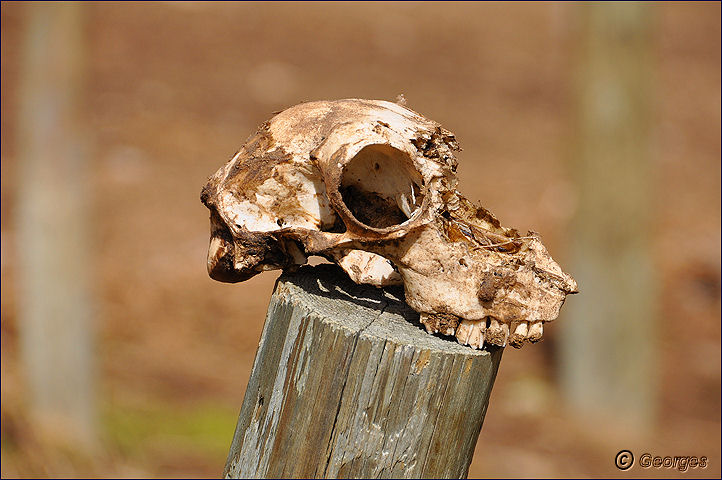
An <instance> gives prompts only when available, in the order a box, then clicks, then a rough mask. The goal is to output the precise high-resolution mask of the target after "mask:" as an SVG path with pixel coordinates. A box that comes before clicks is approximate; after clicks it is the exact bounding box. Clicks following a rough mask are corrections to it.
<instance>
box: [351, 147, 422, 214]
mask: <svg viewBox="0 0 722 480" xmlns="http://www.w3.org/2000/svg"><path fill="white" fill-rule="evenodd" d="M421 183H422V180H421V175H419V173H418V172H417V171H416V170H415V169H414V167H413V163H412V161H411V158H410V157H409V156H408V155H407V154H406V153H404V152H402V151H401V150H398V149H396V148H393V147H391V146H389V145H383V144H378V145H377V144H375V145H368V146H366V147H364V148H363V149H361V151H360V152H359V153H357V154H356V156H354V157H353V158H352V159H351V160H350V161H349V162H348V163H347V164H346V166H345V168H344V171H343V176H342V178H341V187H340V188H339V191H340V193H341V197H342V199H343V202H344V203H345V204H346V207H347V208H348V209H349V211H350V212H351V214H352V215H353V216H354V217H355V218H356V220H357V221H359V222H361V223H363V224H365V225H366V226H369V227H372V228H390V227H394V226H397V225H401V224H402V223H404V222H406V221H407V220H408V219H410V218H411V217H412V216H413V215H414V213H415V212H416V211H418V210H419V208H420V207H421V204H422V202H423V199H424V197H423V194H422V193H421V187H420V184H421Z"/></svg>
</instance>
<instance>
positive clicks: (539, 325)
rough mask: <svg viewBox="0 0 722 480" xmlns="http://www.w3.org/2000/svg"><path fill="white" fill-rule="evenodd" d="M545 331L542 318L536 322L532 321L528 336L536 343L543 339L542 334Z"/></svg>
mask: <svg viewBox="0 0 722 480" xmlns="http://www.w3.org/2000/svg"><path fill="white" fill-rule="evenodd" d="M543 333H544V322H542V321H541V320H538V321H536V322H532V323H531V325H530V326H529V335H528V336H527V338H528V339H529V341H530V342H531V343H536V342H538V341H539V340H541V339H542V334H543Z"/></svg>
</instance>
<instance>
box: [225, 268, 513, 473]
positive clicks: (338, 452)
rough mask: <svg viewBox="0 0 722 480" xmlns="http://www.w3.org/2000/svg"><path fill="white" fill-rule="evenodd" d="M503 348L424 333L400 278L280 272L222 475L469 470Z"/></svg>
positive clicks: (329, 271) (318, 270)
mask: <svg viewBox="0 0 722 480" xmlns="http://www.w3.org/2000/svg"><path fill="white" fill-rule="evenodd" d="M502 351H503V350H502V349H500V348H496V347H492V348H491V349H490V350H489V351H486V350H483V351H477V350H473V349H471V348H469V347H465V346H461V345H458V344H457V343H456V342H455V341H453V340H449V339H446V338H439V337H435V336H431V335H429V334H427V333H426V332H425V331H424V330H423V328H422V326H421V324H420V323H419V322H418V314H417V313H416V312H414V311H413V310H411V309H410V308H409V307H408V306H407V305H406V304H405V303H404V301H403V290H402V289H401V288H397V289H385V290H381V289H377V288H374V287H370V286H359V285H356V284H354V283H353V282H351V281H350V280H349V279H348V277H347V276H346V275H345V274H344V273H343V272H342V271H341V270H340V269H338V268H337V267H336V266H332V265H320V266H317V267H304V268H302V269H301V270H300V271H299V272H298V273H296V274H286V275H283V276H282V277H281V278H280V279H279V280H278V282H277V284H276V289H275V292H274V294H273V296H272V298H271V302H270V305H269V308H268V316H267V318H266V324H265V326H264V329H263V333H262V336H261V341H260V343H259V346H258V351H257V353H256V359H255V362H254V365H253V371H252V373H251V378H250V380H249V382H248V388H247V389H246V394H245V398H244V400H243V406H242V407H241V413H240V416H239V419H238V424H237V426H236V431H235V435H234V438H233V443H232V444H231V449H230V452H229V455H228V461H227V463H226V468H225V472H224V475H225V476H226V477H227V478H246V477H256V478H258V477H261V478H264V477H265V478H269V477H276V478H312V477H313V478H316V477H325V478H352V477H363V478H379V477H384V478H389V477H392V478H420V477H430V478H462V477H465V476H466V474H467V471H468V468H469V464H470V463H471V458H472V455H473V452H474V447H475V445H476V440H477V438H478V435H479V432H480V430H481V425H482V422H483V420H484V415H485V414H486V409H487V406H488V402H489V395H490V393H491V389H492V386H493V384H494V379H495V378H496V372H497V369H498V367H499V362H500V361H501V355H502Z"/></svg>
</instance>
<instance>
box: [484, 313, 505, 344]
mask: <svg viewBox="0 0 722 480" xmlns="http://www.w3.org/2000/svg"><path fill="white" fill-rule="evenodd" d="M508 339H509V324H508V323H500V322H499V321H498V320H497V319H496V318H491V319H490V320H489V328H487V329H486V341H487V342H488V343H491V344H492V345H498V346H500V347H505V346H506V342H507V340H508Z"/></svg>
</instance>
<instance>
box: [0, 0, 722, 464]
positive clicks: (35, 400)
mask: <svg viewBox="0 0 722 480" xmlns="http://www.w3.org/2000/svg"><path fill="white" fill-rule="evenodd" d="M1 12H2V24H1V32H2V33H1V34H2V91H1V93H2V476H3V477H59V476H68V477H90V476H108V477H134V476H136V477H137V476H149V477H198V476H201V477H218V476H220V474H221V472H222V469H223V466H224V463H225V457H226V454H227V452H228V448H229V446H230V441H231V437H232V434H233V430H234V427H235V422H236V416H237V414H238V411H239V409H240V405H241V401H242V399H243V394H244V389H245V387H246V383H247V381H248V376H249V373H250V369H251V366H252V363H253V358H254V354H255V350H256V346H257V342H258V339H259V337H260V332H261V328H262V326H263V321H264V316H265V310H266V307H267V303H268V300H269V298H270V295H271V292H272V288H273V283H274V281H275V279H276V278H277V276H278V273H277V272H270V273H265V274H262V275H259V276H257V277H256V278H254V279H252V280H250V281H248V282H246V283H243V284H237V285H226V284H221V283H217V282H214V281H212V280H211V279H210V278H208V276H207V274H206V270H205V269H206V266H205V263H206V249H207V244H208V237H209V232H208V212H207V211H206V209H205V207H203V206H202V205H201V203H200V201H199V192H200V189H201V187H202V185H203V184H204V183H205V181H206V179H207V178H208V177H209V176H210V175H211V174H212V173H213V172H214V171H215V170H216V169H217V168H219V167H220V166H221V165H222V164H223V163H225V162H226V161H227V160H228V159H230V157H231V155H232V154H233V153H234V152H235V151H236V150H237V149H238V147H240V145H241V144H242V143H243V142H244V141H245V139H246V138H247V137H248V136H249V135H250V134H252V133H253V132H254V131H255V129H256V127H257V125H258V124H260V123H261V122H263V121H265V120H267V119H268V118H270V117H271V116H272V114H273V112H275V111H278V110H281V109H283V108H285V107H288V106H291V105H294V104H296V103H299V102H302V101H309V100H320V99H337V98H349V97H359V98H373V99H384V100H392V101H393V100H394V99H395V98H396V97H397V95H399V94H401V93H403V94H404V96H405V98H406V99H407V101H408V106H409V107H410V108H412V109H414V110H416V111H418V112H420V113H421V114H423V115H425V116H427V117H429V118H431V119H433V120H436V121H438V122H440V123H441V124H442V125H443V126H444V127H446V128H447V129H449V130H451V131H453V132H454V133H455V134H456V136H457V138H458V140H459V142H460V144H461V146H462V147H463V152H461V153H460V154H459V160H460V168H459V177H460V190H461V191H462V192H463V193H464V194H465V195H466V196H467V197H469V198H470V199H472V200H473V201H475V202H480V203H482V204H483V205H484V206H485V207H487V208H488V209H490V210H491V211H492V212H494V213H495V214H496V215H497V216H498V217H499V218H500V220H501V221H502V223H503V224H504V225H506V226H512V227H516V228H517V229H519V230H521V231H526V230H534V231H537V232H539V233H540V234H541V236H542V238H543V239H544V243H545V244H546V245H547V247H548V249H549V251H550V252H551V254H552V255H553V256H554V258H555V259H556V260H557V261H558V262H559V263H560V264H561V265H562V266H563V267H564V269H565V270H566V271H567V272H569V273H571V274H572V275H574V276H575V278H576V279H577V281H578V282H579V285H580V290H581V293H580V294H579V295H575V296H573V297H570V298H569V299H568V300H567V304H566V306H565V308H564V309H563V311H562V317H561V318H560V319H559V321H558V322H555V323H554V324H552V325H550V326H549V327H548V328H547V329H546V331H545V341H544V342H542V343H541V344H539V345H536V346H532V347H530V346H527V347H526V348H524V349H522V350H519V351H517V350H513V351H512V350H511V349H510V350H509V351H507V352H505V355H504V359H503V361H502V364H501V368H500V371H499V375H498V377H497V381H496V385H495V387H494V391H493V393H492V397H491V403H490V406H489V410H488V412H487V417H486V421H485V424H484V428H483V430H482V432H481V435H480V437H479V441H478V444H477V449H476V454H475V456H474V461H473V464H472V466H471V470H470V476H472V477H499V476H582V477H595V476H604V477H609V476H617V477H630V476H663V477H678V476H680V475H690V476H696V477H699V476H702V477H717V478H719V476H720V460H721V459H720V4H719V3H716V2H714V3H713V2H710V3H666V2H665V3H660V4H652V3H650V4H643V5H639V4H634V3H627V4H622V5H620V4H605V5H589V4H587V5H580V4H573V3H536V2H535V3H528V4H526V3H525V4H517V3H514V4H506V3H459V4H455V3H451V2H444V3H403V4H396V3H339V4H335V3H324V4H320V3H295V2H294V3H201V2H160V3H152V4H143V3H110V2H108V3H105V2H104V3H82V4H79V5H74V4H62V3H61V4H52V5H51V4H32V3H15V2H3V3H2V8H1ZM622 449H629V450H631V451H632V452H634V453H635V456H639V455H641V454H642V453H645V452H649V453H651V454H653V455H660V456H665V455H671V456H675V455H695V456H698V457H701V456H706V457H708V459H709V460H708V467H707V468H706V469H704V470H700V469H696V470H690V471H687V472H686V473H681V472H679V471H678V470H674V469H650V470H645V469H643V468H640V467H638V466H635V467H634V468H632V469H631V470H629V471H627V472H620V471H619V470H617V468H616V467H615V466H614V456H615V455H616V453H617V452H618V451H620V450H622Z"/></svg>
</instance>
